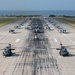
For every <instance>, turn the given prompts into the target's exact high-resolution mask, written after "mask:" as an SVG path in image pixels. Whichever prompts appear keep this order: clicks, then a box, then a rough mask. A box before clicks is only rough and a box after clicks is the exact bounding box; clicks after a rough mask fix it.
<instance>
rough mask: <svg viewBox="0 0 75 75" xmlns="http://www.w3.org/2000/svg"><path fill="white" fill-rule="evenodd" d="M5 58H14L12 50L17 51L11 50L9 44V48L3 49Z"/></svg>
mask: <svg viewBox="0 0 75 75" xmlns="http://www.w3.org/2000/svg"><path fill="white" fill-rule="evenodd" d="M3 50H4V51H3V56H12V51H11V50H15V49H12V48H11V44H10V43H9V46H7V47H5V48H4V49H3Z"/></svg>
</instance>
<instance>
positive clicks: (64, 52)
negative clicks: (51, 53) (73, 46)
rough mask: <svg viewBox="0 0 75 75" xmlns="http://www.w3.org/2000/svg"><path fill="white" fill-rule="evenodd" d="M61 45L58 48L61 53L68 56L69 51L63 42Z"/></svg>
mask: <svg viewBox="0 0 75 75" xmlns="http://www.w3.org/2000/svg"><path fill="white" fill-rule="evenodd" d="M60 46H61V48H60V49H59V48H58V49H57V50H60V51H59V54H60V55H62V56H68V55H69V52H68V51H67V48H66V47H65V46H62V43H60Z"/></svg>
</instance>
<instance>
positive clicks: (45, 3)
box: [0, 0, 75, 10]
mask: <svg viewBox="0 0 75 75" xmlns="http://www.w3.org/2000/svg"><path fill="white" fill-rule="evenodd" d="M0 10H75V0H0Z"/></svg>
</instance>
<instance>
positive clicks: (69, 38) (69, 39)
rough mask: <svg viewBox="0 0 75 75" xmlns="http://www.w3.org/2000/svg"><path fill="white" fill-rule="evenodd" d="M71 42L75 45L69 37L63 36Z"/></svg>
mask: <svg viewBox="0 0 75 75" xmlns="http://www.w3.org/2000/svg"><path fill="white" fill-rule="evenodd" d="M63 35H64V36H65V37H66V38H67V39H68V40H69V41H70V42H72V43H73V44H74V45H75V42H73V41H72V40H71V39H70V38H69V37H67V36H66V35H65V34H63Z"/></svg>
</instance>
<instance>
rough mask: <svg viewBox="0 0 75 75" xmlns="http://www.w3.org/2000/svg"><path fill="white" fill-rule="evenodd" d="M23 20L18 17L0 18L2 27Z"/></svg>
mask: <svg viewBox="0 0 75 75" xmlns="http://www.w3.org/2000/svg"><path fill="white" fill-rule="evenodd" d="M19 19H21V18H16V17H0V27H1V26H4V25H7V24H9V23H12V22H14V21H17V20H19Z"/></svg>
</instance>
